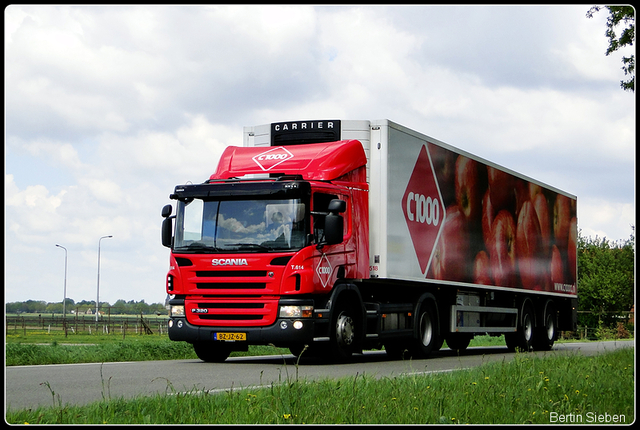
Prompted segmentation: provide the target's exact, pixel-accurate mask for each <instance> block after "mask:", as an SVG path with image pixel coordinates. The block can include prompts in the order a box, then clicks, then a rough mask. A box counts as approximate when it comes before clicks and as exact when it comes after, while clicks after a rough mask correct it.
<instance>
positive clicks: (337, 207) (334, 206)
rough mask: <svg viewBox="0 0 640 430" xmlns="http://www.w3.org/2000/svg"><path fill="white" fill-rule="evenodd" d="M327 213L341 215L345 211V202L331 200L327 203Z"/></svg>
mask: <svg viewBox="0 0 640 430" xmlns="http://www.w3.org/2000/svg"><path fill="white" fill-rule="evenodd" d="M328 210H329V212H330V213H332V214H341V213H344V212H345V211H346V210H347V202H345V201H344V200H338V199H333V200H331V201H330V202H329V209H328Z"/></svg>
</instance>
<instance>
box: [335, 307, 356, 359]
mask: <svg viewBox="0 0 640 430" xmlns="http://www.w3.org/2000/svg"><path fill="white" fill-rule="evenodd" d="M359 321H360V319H359V318H358V316H357V313H356V312H355V311H354V307H350V306H344V307H340V308H338V309H337V311H336V313H335V316H334V317H333V319H332V323H331V335H330V339H331V343H330V354H331V356H332V358H334V359H336V360H338V361H346V360H348V359H349V358H351V355H353V353H354V352H356V351H357V349H358V348H357V344H358V333H359V332H360V323H359Z"/></svg>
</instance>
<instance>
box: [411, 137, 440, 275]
mask: <svg viewBox="0 0 640 430" xmlns="http://www.w3.org/2000/svg"><path fill="white" fill-rule="evenodd" d="M402 210H403V212H404V218H405V221H406V222H407V227H408V228H409V234H410V235H411V240H412V242H413V248H414V249H415V251H416V256H417V257H418V264H419V265H420V270H422V273H423V274H424V273H426V272H427V269H428V268H429V265H430V264H431V257H432V255H433V249H434V248H435V245H436V242H437V240H438V236H439V234H440V230H441V228H442V225H443V224H444V219H445V215H446V213H445V208H444V205H443V204H442V196H441V194H440V188H439V187H438V182H437V180H436V177H435V174H434V172H433V164H432V163H431V157H430V156H429V153H428V152H427V147H426V146H424V145H423V146H422V149H421V150H420V154H419V155H418V161H417V162H416V165H415V167H414V168H413V173H411V177H410V178H409V183H408V184H407V189H406V190H405V192H404V196H403V197H402Z"/></svg>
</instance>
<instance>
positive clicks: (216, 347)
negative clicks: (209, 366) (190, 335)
mask: <svg viewBox="0 0 640 430" xmlns="http://www.w3.org/2000/svg"><path fill="white" fill-rule="evenodd" d="M193 350H194V351H195V352H196V355H197V356H198V358H199V359H200V360H202V361H205V362H207V363H222V362H223V361H225V360H226V359H227V358H229V354H231V349H230V348H229V347H228V346H226V345H224V344H223V343H221V342H196V343H194V344H193Z"/></svg>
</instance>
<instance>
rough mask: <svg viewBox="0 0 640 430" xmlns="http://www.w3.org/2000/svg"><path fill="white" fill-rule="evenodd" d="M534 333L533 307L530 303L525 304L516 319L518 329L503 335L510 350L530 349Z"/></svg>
mask: <svg viewBox="0 0 640 430" xmlns="http://www.w3.org/2000/svg"><path fill="white" fill-rule="evenodd" d="M535 334H536V333H535V320H534V315H533V309H532V308H531V306H530V305H526V306H525V307H524V309H523V311H522V315H521V316H520V318H519V319H518V331H516V332H515V333H507V334H505V336H504V338H505V341H506V343H507V348H509V350H511V351H513V350H515V349H516V348H517V349H519V350H521V351H531V350H532V349H533V342H534V340H535V337H536V336H535Z"/></svg>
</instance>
